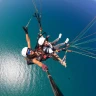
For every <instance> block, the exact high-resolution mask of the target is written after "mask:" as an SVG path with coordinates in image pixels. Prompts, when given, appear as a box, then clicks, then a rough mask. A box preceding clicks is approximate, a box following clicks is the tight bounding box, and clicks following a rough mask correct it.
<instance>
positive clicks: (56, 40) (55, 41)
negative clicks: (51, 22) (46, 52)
mask: <svg viewBox="0 0 96 96" xmlns="http://www.w3.org/2000/svg"><path fill="white" fill-rule="evenodd" d="M61 36H62V34H61V33H60V34H59V36H58V38H57V39H55V40H54V41H53V42H50V43H51V44H52V45H55V44H56V43H57V42H58V41H59V40H60V38H61Z"/></svg>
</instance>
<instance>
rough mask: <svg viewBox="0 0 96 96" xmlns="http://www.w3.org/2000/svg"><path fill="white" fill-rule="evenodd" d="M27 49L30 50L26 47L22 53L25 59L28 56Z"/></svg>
mask: <svg viewBox="0 0 96 96" xmlns="http://www.w3.org/2000/svg"><path fill="white" fill-rule="evenodd" d="M27 49H28V47H24V48H23V49H22V51H21V54H22V56H24V57H26V56H27V55H26V52H27Z"/></svg>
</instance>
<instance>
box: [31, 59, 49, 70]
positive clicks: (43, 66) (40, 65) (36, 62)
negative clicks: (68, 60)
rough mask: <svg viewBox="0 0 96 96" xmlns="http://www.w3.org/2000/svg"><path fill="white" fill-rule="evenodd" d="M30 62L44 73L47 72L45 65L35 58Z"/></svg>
mask: <svg viewBox="0 0 96 96" xmlns="http://www.w3.org/2000/svg"><path fill="white" fill-rule="evenodd" d="M32 62H33V63H34V64H37V65H38V66H39V67H42V69H43V70H44V71H46V70H48V67H47V66H46V65H45V64H43V63H42V62H40V61H38V60H36V58H34V59H32Z"/></svg>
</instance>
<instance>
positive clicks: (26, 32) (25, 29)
mask: <svg viewBox="0 0 96 96" xmlns="http://www.w3.org/2000/svg"><path fill="white" fill-rule="evenodd" d="M23 30H24V32H25V34H28V28H27V27H24V26H23Z"/></svg>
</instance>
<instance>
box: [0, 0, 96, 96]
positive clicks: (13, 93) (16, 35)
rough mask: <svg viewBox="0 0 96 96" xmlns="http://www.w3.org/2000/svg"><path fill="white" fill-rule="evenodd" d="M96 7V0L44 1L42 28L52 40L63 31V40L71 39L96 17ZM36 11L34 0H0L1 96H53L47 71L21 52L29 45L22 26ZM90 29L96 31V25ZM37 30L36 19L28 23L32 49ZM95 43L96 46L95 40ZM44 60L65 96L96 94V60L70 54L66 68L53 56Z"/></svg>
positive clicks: (89, 95)
mask: <svg viewBox="0 0 96 96" xmlns="http://www.w3.org/2000/svg"><path fill="white" fill-rule="evenodd" d="M36 3H37V6H39V3H38V1H37V2H36ZM95 9H96V1H95V0H78V1H77V0H47V1H45V0H42V26H43V29H44V31H46V32H47V33H48V34H49V35H50V41H52V40H54V39H55V38H57V36H58V34H59V33H60V32H61V33H62V34H63V36H62V39H61V40H60V42H63V41H64V40H65V38H67V37H69V38H70V41H72V40H73V39H74V38H75V37H76V36H77V35H78V34H79V33H80V31H82V29H84V27H85V26H86V25H87V24H88V23H89V22H90V21H91V20H92V19H93V18H94V17H95V16H96V10H95ZM33 13H34V7H33V5H32V1H31V0H0V96H53V93H52V89H51V87H50V83H49V81H48V78H47V75H46V73H45V72H43V71H42V69H41V68H39V67H38V66H36V65H31V66H27V65H26V61H25V60H24V58H23V57H22V56H21V54H20V52H21V49H22V48H23V47H24V46H26V41H25V34H24V32H23V30H22V26H23V25H26V24H27V22H28V20H29V18H30V17H31V15H32V14H33ZM88 32H89V33H87V34H90V33H94V32H96V24H95V25H94V26H93V27H92V28H91V29H90V30H89V31H88ZM37 33H38V23H37V22H36V20H35V18H33V19H32V21H31V24H30V26H29V35H30V38H31V44H32V47H33V48H34V47H35V44H36V36H37ZM94 37H95V36H94ZM84 46H86V47H87V45H84ZM89 46H90V47H91V44H89ZM92 46H94V47H96V43H94V45H92ZM82 47H83V45H82ZM70 49H71V48H70ZM63 54H64V52H63V53H61V54H60V56H63ZM44 63H45V64H46V65H47V66H48V67H49V71H50V73H51V75H52V77H53V78H54V81H55V82H56V84H57V85H58V87H59V88H60V90H61V91H62V93H63V94H64V95H65V96H81V95H82V96H95V95H96V93H95V89H96V87H95V86H96V83H95V81H96V75H95V73H96V70H95V67H96V60H95V59H92V58H89V57H85V56H82V55H78V54H75V53H68V54H67V68H64V67H63V66H62V65H60V64H59V63H58V62H56V61H54V60H52V59H49V60H47V61H46V62H44ZM69 78H70V79H69Z"/></svg>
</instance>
